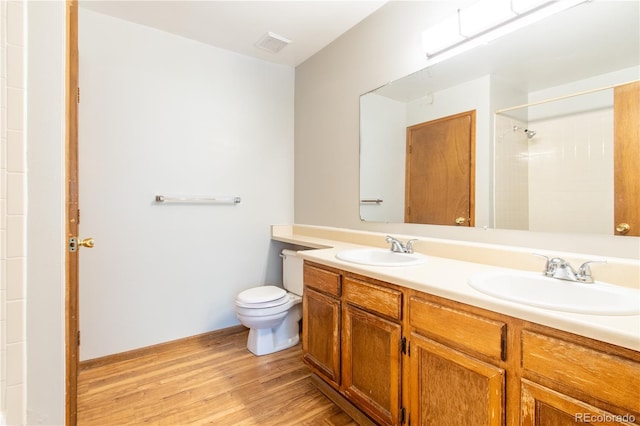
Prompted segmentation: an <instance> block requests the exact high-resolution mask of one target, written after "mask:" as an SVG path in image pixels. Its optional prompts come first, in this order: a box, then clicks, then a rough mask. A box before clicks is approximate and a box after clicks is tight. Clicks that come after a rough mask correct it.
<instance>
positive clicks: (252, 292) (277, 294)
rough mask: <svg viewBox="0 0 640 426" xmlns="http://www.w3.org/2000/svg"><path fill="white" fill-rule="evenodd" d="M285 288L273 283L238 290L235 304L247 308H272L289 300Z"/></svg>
mask: <svg viewBox="0 0 640 426" xmlns="http://www.w3.org/2000/svg"><path fill="white" fill-rule="evenodd" d="M289 299H290V298H289V295H288V293H287V292H286V290H284V289H282V288H280V287H276V286H273V285H265V286H260V287H254V288H250V289H248V290H244V291H242V292H240V293H239V294H238V296H237V298H236V306H238V307H240V308H249V309H263V308H272V307H276V306H280V305H283V304H285V303H287V302H289Z"/></svg>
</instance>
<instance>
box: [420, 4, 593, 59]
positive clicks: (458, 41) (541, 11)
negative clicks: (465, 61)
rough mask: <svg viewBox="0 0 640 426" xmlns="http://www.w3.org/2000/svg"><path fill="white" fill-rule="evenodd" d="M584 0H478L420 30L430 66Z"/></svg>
mask: <svg viewBox="0 0 640 426" xmlns="http://www.w3.org/2000/svg"><path fill="white" fill-rule="evenodd" d="M585 1H587V0H559V1H548V0H479V1H477V2H475V3H472V4H471V5H469V6H468V7H465V8H462V9H458V10H457V12H456V13H455V14H453V15H451V16H449V17H448V18H446V19H444V20H443V21H442V22H440V23H438V24H436V25H434V26H432V27H430V28H427V29H426V30H425V31H424V32H423V33H422V45H423V49H424V52H425V53H426V55H427V58H428V59H429V61H428V65H434V64H436V63H438V62H442V61H443V60H445V59H448V58H451V57H453V56H456V55H459V54H461V53H463V52H466V51H468V50H470V49H472V48H474V47H477V46H479V45H482V44H486V43H489V42H491V41H493V40H495V39H497V38H499V37H502V36H504V35H506V34H509V33H511V32H513V31H516V30H518V29H520V28H523V27H525V26H527V25H530V24H532V23H534V22H537V21H540V20H541V19H544V18H546V17H548V16H551V15H554V14H556V13H559V12H562V11H563V10H566V9H568V8H570V7H573V6H576V5H578V4H580V3H584V2H585Z"/></svg>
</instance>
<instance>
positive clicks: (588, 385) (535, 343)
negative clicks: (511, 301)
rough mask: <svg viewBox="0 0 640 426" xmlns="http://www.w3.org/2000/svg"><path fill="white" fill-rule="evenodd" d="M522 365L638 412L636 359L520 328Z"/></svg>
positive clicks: (639, 366)
mask: <svg viewBox="0 0 640 426" xmlns="http://www.w3.org/2000/svg"><path fill="white" fill-rule="evenodd" d="M604 349H606V346H605V347H604ZM522 367H523V368H524V369H525V371H526V372H531V373H534V374H535V375H538V376H542V377H545V378H547V379H550V380H552V381H554V382H557V383H559V384H562V385H566V386H570V387H572V388H575V389H577V390H578V391H580V392H584V393H586V394H588V395H591V396H593V397H595V398H598V399H600V400H601V401H606V402H609V403H612V404H614V405H617V406H619V407H623V408H627V409H631V410H634V411H635V412H636V413H638V412H640V398H639V397H638V395H640V379H638V378H640V362H638V361H634V360H630V359H627V358H623V357H621V356H618V355H615V354H612V353H608V352H606V351H605V350H598V349H595V348H592V347H587V346H584V345H581V344H579V343H576V342H570V341H568V340H564V339H561V338H556V337H552V336H548V335H545V334H541V333H537V332H534V331H530V330H523V331H522Z"/></svg>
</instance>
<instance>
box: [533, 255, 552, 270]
mask: <svg viewBox="0 0 640 426" xmlns="http://www.w3.org/2000/svg"><path fill="white" fill-rule="evenodd" d="M532 254H533V255H534V256H540V257H544V258H545V260H546V263H545V265H544V271H542V273H543V274H544V275H552V274H553V271H550V270H549V269H550V268H551V258H550V257H549V256H545V255H544V254H540V253H532Z"/></svg>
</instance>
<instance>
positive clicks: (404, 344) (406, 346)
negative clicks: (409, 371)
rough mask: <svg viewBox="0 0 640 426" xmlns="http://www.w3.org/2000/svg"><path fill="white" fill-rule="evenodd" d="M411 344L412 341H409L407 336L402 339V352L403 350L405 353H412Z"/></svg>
mask: <svg viewBox="0 0 640 426" xmlns="http://www.w3.org/2000/svg"><path fill="white" fill-rule="evenodd" d="M409 345H410V343H409V342H407V338H406V337H403V338H402V339H400V352H402V353H403V354H407V355H411V348H410V346H409Z"/></svg>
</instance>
